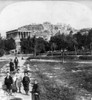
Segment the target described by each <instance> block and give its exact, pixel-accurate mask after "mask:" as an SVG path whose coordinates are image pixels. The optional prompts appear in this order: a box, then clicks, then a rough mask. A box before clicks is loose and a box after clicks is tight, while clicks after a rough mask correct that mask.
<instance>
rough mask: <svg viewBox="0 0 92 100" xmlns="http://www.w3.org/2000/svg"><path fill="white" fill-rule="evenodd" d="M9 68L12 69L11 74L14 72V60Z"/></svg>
mask: <svg viewBox="0 0 92 100" xmlns="http://www.w3.org/2000/svg"><path fill="white" fill-rule="evenodd" d="M9 67H10V72H11V73H12V72H14V63H13V60H12V59H10V63H9Z"/></svg>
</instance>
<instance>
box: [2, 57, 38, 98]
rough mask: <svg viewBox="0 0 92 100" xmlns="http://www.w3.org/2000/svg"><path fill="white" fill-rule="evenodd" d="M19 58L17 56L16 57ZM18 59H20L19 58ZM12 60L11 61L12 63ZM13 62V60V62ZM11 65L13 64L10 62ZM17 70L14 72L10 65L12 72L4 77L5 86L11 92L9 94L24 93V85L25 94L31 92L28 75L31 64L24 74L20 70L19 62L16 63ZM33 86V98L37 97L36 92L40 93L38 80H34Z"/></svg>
mask: <svg viewBox="0 0 92 100" xmlns="http://www.w3.org/2000/svg"><path fill="white" fill-rule="evenodd" d="M16 59H17V58H16ZM17 61H18V60H17ZM11 62H12V61H10V63H11ZM12 63H13V62H12ZM10 65H11V64H10ZM15 66H16V67H15V68H16V72H15V73H12V71H14V70H11V69H12V68H11V67H10V72H9V71H8V72H7V75H6V77H5V79H4V87H6V91H7V92H8V93H9V95H12V92H18V93H22V92H23V91H22V89H21V88H22V86H23V89H24V91H25V94H26V95H28V94H29V84H30V83H31V81H30V78H29V76H28V73H29V71H30V69H29V66H28V65H27V67H26V68H25V69H24V75H23V73H22V72H20V69H19V68H18V63H17V64H16V65H15ZM31 86H32V91H31V93H32V98H35V96H34V95H35V94H38V95H39V88H38V82H37V80H35V81H34V83H33V84H32V85H31Z"/></svg>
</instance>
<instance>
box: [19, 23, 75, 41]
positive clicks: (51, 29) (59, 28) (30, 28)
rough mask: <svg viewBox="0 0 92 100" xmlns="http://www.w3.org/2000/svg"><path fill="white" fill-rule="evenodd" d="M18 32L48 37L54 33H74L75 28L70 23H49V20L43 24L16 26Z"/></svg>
mask: <svg viewBox="0 0 92 100" xmlns="http://www.w3.org/2000/svg"><path fill="white" fill-rule="evenodd" d="M18 31H19V32H29V33H31V36H33V35H36V37H43V38H45V39H49V38H50V37H51V36H53V35H55V34H62V33H64V34H69V33H70V32H72V33H75V32H76V31H77V30H75V29H74V28H72V27H71V26H70V25H65V24H56V25H54V24H51V23H49V22H44V23H43V24H30V25H25V26H22V27H20V28H18Z"/></svg>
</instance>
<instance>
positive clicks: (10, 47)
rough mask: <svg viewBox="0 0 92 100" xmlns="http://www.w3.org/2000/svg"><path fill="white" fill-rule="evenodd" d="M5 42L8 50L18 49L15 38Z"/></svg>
mask: <svg viewBox="0 0 92 100" xmlns="http://www.w3.org/2000/svg"><path fill="white" fill-rule="evenodd" d="M4 42H5V50H6V51H10V50H13V49H16V43H15V40H14V39H13V38H10V39H7V40H5V41H4Z"/></svg>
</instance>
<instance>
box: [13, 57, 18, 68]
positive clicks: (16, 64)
mask: <svg viewBox="0 0 92 100" xmlns="http://www.w3.org/2000/svg"><path fill="white" fill-rule="evenodd" d="M18 62H19V61H18V58H17V57H15V59H14V64H15V69H17V68H18Z"/></svg>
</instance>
